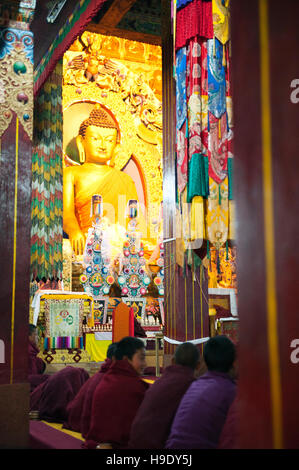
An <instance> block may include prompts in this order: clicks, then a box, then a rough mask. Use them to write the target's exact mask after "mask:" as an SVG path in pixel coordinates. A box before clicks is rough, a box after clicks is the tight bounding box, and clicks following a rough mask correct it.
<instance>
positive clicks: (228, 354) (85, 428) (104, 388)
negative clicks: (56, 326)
mask: <svg viewBox="0 0 299 470" xmlns="http://www.w3.org/2000/svg"><path fill="white" fill-rule="evenodd" d="M35 335H36V331H35V330H34V327H33V326H30V335H29V340H30V341H29V342H30V348H31V349H30V350H29V352H30V361H29V363H30V375H29V381H30V384H31V390H32V391H31V396H30V408H31V410H32V411H38V413H39V419H41V420H45V421H52V422H56V423H57V422H59V423H63V427H64V428H66V429H69V430H73V431H76V432H79V433H80V434H81V435H82V437H83V438H84V439H85V441H84V442H83V443H82V447H83V448H86V449H95V448H97V449H216V448H236V446H237V444H236V443H237V436H236V415H237V403H236V402H237V400H236V349H235V346H234V344H233V343H232V342H231V341H230V340H229V339H228V338H227V337H226V336H215V337H213V338H210V339H209V340H208V341H207V343H206V344H205V347H204V351H203V359H204V361H203V363H204V372H203V370H202V369H203V368H202V361H201V358H200V353H199V350H198V347H196V346H194V345H193V344H192V343H190V342H186V343H182V344H180V345H179V346H178V347H177V349H176V351H175V354H174V356H173V360H172V365H170V366H168V367H166V368H165V369H164V370H163V373H162V375H161V377H159V378H157V379H156V380H155V381H154V382H153V383H152V384H149V383H148V382H147V381H145V380H144V377H142V374H143V371H144V368H145V367H146V355H145V349H144V343H143V341H142V340H140V339H138V338H136V337H125V338H123V339H122V340H120V341H119V342H118V343H112V344H111V345H110V346H109V348H108V351H107V358H106V360H105V362H104V363H103V364H102V365H101V368H100V369H99V371H98V372H96V373H95V374H94V375H93V376H92V377H89V375H88V373H87V372H86V371H85V370H84V369H82V368H79V367H72V366H66V367H65V368H64V369H62V370H60V371H58V372H56V373H54V374H52V375H48V376H47V375H45V374H43V372H44V369H43V365H42V363H41V362H40V361H42V359H40V358H38V357H37V355H36V354H35V355H34V352H36V351H38V349H37V348H36V345H34V341H36V338H35ZM33 349H34V351H33ZM36 376H40V377H43V379H41V378H40V379H39V380H38V379H36Z"/></svg>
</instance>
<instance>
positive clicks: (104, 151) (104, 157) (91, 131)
mask: <svg viewBox="0 0 299 470" xmlns="http://www.w3.org/2000/svg"><path fill="white" fill-rule="evenodd" d="M82 143H83V146H84V150H85V161H86V162H88V163H100V164H105V163H107V162H108V161H109V160H111V158H112V156H113V152H114V149H115V146H116V143H117V130H116V129H111V128H109V127H98V126H88V127H87V129H86V131H85V137H84V138H83V139H82Z"/></svg>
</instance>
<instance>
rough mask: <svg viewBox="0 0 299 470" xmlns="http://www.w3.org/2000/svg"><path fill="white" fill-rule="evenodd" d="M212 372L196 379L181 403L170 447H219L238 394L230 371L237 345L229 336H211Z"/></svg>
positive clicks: (208, 360)
mask: <svg viewBox="0 0 299 470" xmlns="http://www.w3.org/2000/svg"><path fill="white" fill-rule="evenodd" d="M204 359H205V362H206V365H207V367H208V372H206V373H205V374H204V375H202V376H201V377H200V378H199V379H198V380H196V381H195V382H193V383H192V384H191V385H190V387H189V389H188V390H187V392H186V393H185V395H184V397H183V398H182V400H181V403H180V405H179V407H178V410H177V413H176V415H175V418H174V421H173V424H172V427H171V432H170V436H169V438H168V440H167V443H166V446H165V447H166V449H215V448H217V446H218V443H219V438H220V434H221V431H222V428H223V426H224V423H225V420H226V416H227V412H228V409H229V407H230V405H231V404H232V402H233V400H234V398H235V395H236V384H235V382H234V380H233V379H232V377H231V375H230V373H231V370H232V369H233V365H234V361H235V346H234V344H233V343H232V342H231V341H230V339H229V338H227V337H226V336H215V337H213V338H210V339H209V341H208V342H207V343H206V345H205V348H204Z"/></svg>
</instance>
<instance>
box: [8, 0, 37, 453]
mask: <svg viewBox="0 0 299 470" xmlns="http://www.w3.org/2000/svg"><path fill="white" fill-rule="evenodd" d="M34 8H35V0H24V1H21V2H20V1H4V2H1V5H0V107H1V112H0V144H1V147H0V169H1V170H0V211H1V213H0V253H1V272H0V277H1V279H0V447H4V448H5V447H14V448H20V447H26V446H27V440H28V402H29V385H28V383H27V369H28V353H27V351H28V322H29V267H30V225H31V221H30V203H31V165H32V133H33V35H32V33H31V31H30V30H29V25H30V21H31V20H32V18H33V13H34Z"/></svg>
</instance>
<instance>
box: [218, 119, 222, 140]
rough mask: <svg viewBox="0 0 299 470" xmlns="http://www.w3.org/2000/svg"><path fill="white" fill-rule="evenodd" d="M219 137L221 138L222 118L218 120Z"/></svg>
mask: <svg viewBox="0 0 299 470" xmlns="http://www.w3.org/2000/svg"><path fill="white" fill-rule="evenodd" d="M218 137H219V140H221V118H220V119H219V120H218Z"/></svg>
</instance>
